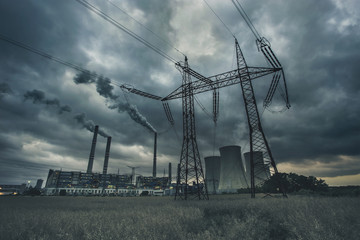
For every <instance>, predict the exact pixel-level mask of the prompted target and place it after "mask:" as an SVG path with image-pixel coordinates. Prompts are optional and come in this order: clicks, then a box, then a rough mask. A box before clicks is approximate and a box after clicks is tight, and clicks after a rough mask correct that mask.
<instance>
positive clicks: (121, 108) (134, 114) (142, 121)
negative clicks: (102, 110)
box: [109, 102, 156, 133]
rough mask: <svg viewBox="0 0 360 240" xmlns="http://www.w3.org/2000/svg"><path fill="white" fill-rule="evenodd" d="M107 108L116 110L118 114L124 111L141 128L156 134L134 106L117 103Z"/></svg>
mask: <svg viewBox="0 0 360 240" xmlns="http://www.w3.org/2000/svg"><path fill="white" fill-rule="evenodd" d="M109 108H110V109H117V110H118V112H119V113H122V112H124V111H126V112H127V113H128V114H129V116H130V118H131V119H132V120H134V121H135V122H136V123H139V124H141V125H142V126H144V127H146V128H147V129H149V130H150V131H151V132H154V133H155V132H156V130H155V128H154V127H153V126H151V124H150V123H149V122H148V121H147V120H146V118H145V117H144V116H143V115H141V113H140V112H139V110H138V109H137V107H136V106H135V105H132V104H129V103H125V104H124V103H122V102H117V103H115V104H113V105H111V106H109Z"/></svg>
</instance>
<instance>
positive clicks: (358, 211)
mask: <svg viewBox="0 0 360 240" xmlns="http://www.w3.org/2000/svg"><path fill="white" fill-rule="evenodd" d="M359 200H360V199H359V198H350V197H340V198H334V197H333V198H329V197H308V196H290V197H289V198H288V199H283V198H261V196H259V195H258V196H257V198H256V199H249V195H238V194H236V195H223V196H212V197H211V199H210V200H209V201H186V202H185V201H174V200H173V198H168V197H129V198H120V197H1V198H0V214H1V220H0V221H1V222H0V239H37V240H38V239H216V240H217V239H226V240H228V239H316V240H318V239H360V218H359V217H360V203H359Z"/></svg>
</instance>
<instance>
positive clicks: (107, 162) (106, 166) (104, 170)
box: [103, 137, 111, 174]
mask: <svg viewBox="0 0 360 240" xmlns="http://www.w3.org/2000/svg"><path fill="white" fill-rule="evenodd" d="M110 145H111V137H108V138H107V143H106V150H105V159H104V168H103V174H107V169H108V164H109V156H110Z"/></svg>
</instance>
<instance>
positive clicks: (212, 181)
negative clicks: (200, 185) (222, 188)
mask: <svg viewBox="0 0 360 240" xmlns="http://www.w3.org/2000/svg"><path fill="white" fill-rule="evenodd" d="M205 181H206V186H207V189H208V193H213V194H215V193H216V192H217V190H218V188H219V182H220V157H219V156H211V157H205Z"/></svg>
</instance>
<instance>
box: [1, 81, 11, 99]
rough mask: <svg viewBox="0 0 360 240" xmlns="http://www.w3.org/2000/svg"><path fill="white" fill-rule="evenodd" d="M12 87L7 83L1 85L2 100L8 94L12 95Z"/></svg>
mask: <svg viewBox="0 0 360 240" xmlns="http://www.w3.org/2000/svg"><path fill="white" fill-rule="evenodd" d="M12 93H13V91H12V90H11V88H10V86H9V85H8V84H7V83H0V100H1V98H3V97H4V96H5V95H7V94H12Z"/></svg>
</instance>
